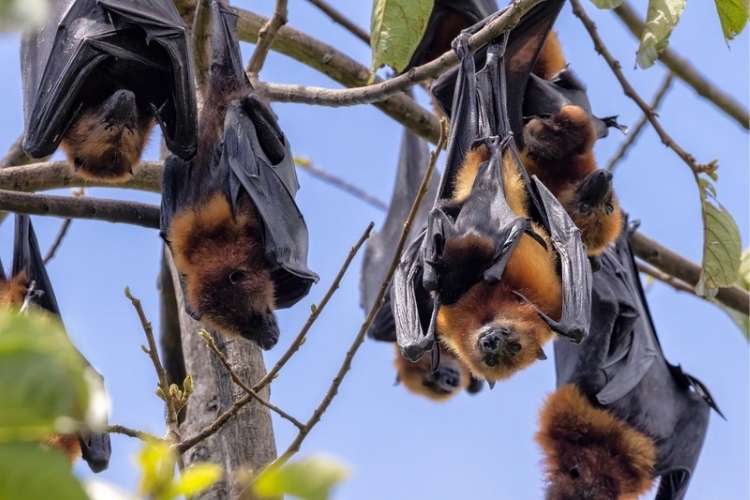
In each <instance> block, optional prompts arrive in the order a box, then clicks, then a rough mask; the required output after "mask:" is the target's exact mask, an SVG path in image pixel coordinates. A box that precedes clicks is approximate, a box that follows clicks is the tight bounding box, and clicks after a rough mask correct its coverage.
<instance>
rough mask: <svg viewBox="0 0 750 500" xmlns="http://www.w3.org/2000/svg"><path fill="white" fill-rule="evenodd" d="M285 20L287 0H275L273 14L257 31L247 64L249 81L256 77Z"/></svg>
mask: <svg viewBox="0 0 750 500" xmlns="http://www.w3.org/2000/svg"><path fill="white" fill-rule="evenodd" d="M286 21H287V0H276V8H274V10H273V16H271V19H269V20H268V22H266V24H265V25H264V26H263V27H262V28H261V29H260V32H259V33H258V43H257V44H256V45H255V51H253V55H252V57H251V58H250V63H249V64H248V66H247V72H248V73H249V74H250V79H251V81H252V80H253V79H254V78H255V77H257V75H258V73H260V70H261V69H262V68H263V64H264V63H265V62H266V56H268V51H269V50H270V49H271V44H272V43H273V39H274V37H275V36H276V33H277V32H278V31H279V28H281V27H282V26H284V25H285V24H286Z"/></svg>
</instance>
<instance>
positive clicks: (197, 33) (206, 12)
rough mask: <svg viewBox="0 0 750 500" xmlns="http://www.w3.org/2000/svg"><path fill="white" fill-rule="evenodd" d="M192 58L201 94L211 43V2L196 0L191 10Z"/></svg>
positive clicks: (206, 79) (205, 78) (206, 72)
mask: <svg viewBox="0 0 750 500" xmlns="http://www.w3.org/2000/svg"><path fill="white" fill-rule="evenodd" d="M193 16H194V17H193V30H192V31H193V33H192V36H193V60H194V62H195V83H196V87H197V88H198V94H199V95H201V96H202V94H203V89H204V88H205V87H206V81H208V67H209V59H210V55H209V52H208V51H209V46H210V45H211V43H210V39H211V30H210V28H209V27H210V25H211V2H210V0H198V1H197V2H195V11H194V12H193Z"/></svg>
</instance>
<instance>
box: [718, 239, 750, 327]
mask: <svg viewBox="0 0 750 500" xmlns="http://www.w3.org/2000/svg"><path fill="white" fill-rule="evenodd" d="M739 274H740V279H739V282H738V283H737V284H738V285H739V286H741V287H742V288H744V289H745V290H747V291H748V292H750V248H746V249H745V251H744V252H742V258H741V259H740V273H739ZM712 302H714V303H715V304H716V305H718V306H720V307H721V308H722V309H723V310H724V312H726V313H727V314H728V315H729V317H730V318H732V321H734V323H735V324H736V325H737V327H738V328H739V329H740V331H742V334H743V335H744V336H745V339H746V340H747V341H748V342H750V316H748V315H746V314H743V313H741V312H739V311H735V310H734V309H732V308H731V307H727V306H725V305H723V304H721V303H720V302H718V301H716V300H712Z"/></svg>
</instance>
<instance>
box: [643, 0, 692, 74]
mask: <svg viewBox="0 0 750 500" xmlns="http://www.w3.org/2000/svg"><path fill="white" fill-rule="evenodd" d="M685 2H686V0H650V1H649V3H648V14H647V15H646V24H645V25H644V28H643V34H642V35H641V45H640V47H638V55H637V58H638V66H640V67H641V68H644V69H645V68H648V67H649V66H651V65H652V64H654V61H656V59H657V57H659V53H660V52H661V51H662V50H664V49H665V48H666V47H667V45H668V44H669V35H670V34H671V33H672V29H674V27H675V26H676V25H677V21H679V20H680V14H682V11H683V9H684V8H685Z"/></svg>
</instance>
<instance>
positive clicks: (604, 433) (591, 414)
mask: <svg viewBox="0 0 750 500" xmlns="http://www.w3.org/2000/svg"><path fill="white" fill-rule="evenodd" d="M600 261H601V267H600V269H599V270H598V271H597V272H596V273H594V286H593V296H592V319H591V331H590V334H589V336H588V337H587V338H586V339H584V341H583V342H582V343H581V344H580V345H576V346H573V345H571V344H569V343H563V342H556V343H555V366H556V370H557V384H558V389H557V390H556V391H555V392H554V393H553V394H552V395H550V396H549V398H548V399H547V401H546V402H545V404H544V407H543V409H542V412H541V418H540V425H539V431H538V433H537V441H538V442H539V444H540V445H541V447H542V450H543V452H544V457H545V459H544V463H545V469H546V477H547V496H546V498H548V499H549V500H632V499H635V498H638V497H640V496H641V495H643V494H644V493H646V492H647V491H648V490H650V489H651V487H652V486H653V485H654V483H655V482H656V481H657V480H658V479H659V478H661V479H660V481H659V487H658V490H657V494H656V499H657V500H678V499H682V498H684V496H685V494H686V491H687V487H688V483H689V481H690V477H691V475H692V473H693V471H694V470H695V467H696V464H697V462H698V457H699V456H700V452H701V448H702V446H703V441H704V438H705V435H706V431H707V428H708V421H709V413H710V410H711V409H712V408H713V409H714V410H716V411H717V412H719V410H718V407H717V406H716V403H715V402H714V400H713V398H712V397H711V395H710V393H709V392H708V389H707V388H706V387H705V386H704V385H703V383H701V382H700V381H699V380H698V379H696V378H695V377H693V376H691V375H689V374H687V373H685V372H683V371H682V369H681V368H680V367H679V366H675V365H672V364H670V363H669V362H668V361H667V360H666V359H665V356H664V353H663V351H662V348H661V345H660V343H659V339H658V337H657V336H656V331H655V329H654V324H653V321H652V318H651V314H650V312H649V308H648V303H647V302H646V299H645V295H644V293H643V289H642V287H641V283H640V278H639V275H638V271H637V268H636V265H635V261H634V260H633V253H632V250H631V248H630V243H629V241H628V234H626V233H623V234H622V235H621V236H620V237H619V238H618V239H617V241H616V243H615V244H614V245H612V246H610V247H609V248H608V249H607V250H606V251H605V252H604V253H603V254H602V255H601V257H600ZM719 414H720V415H721V413H720V412H719Z"/></svg>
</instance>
